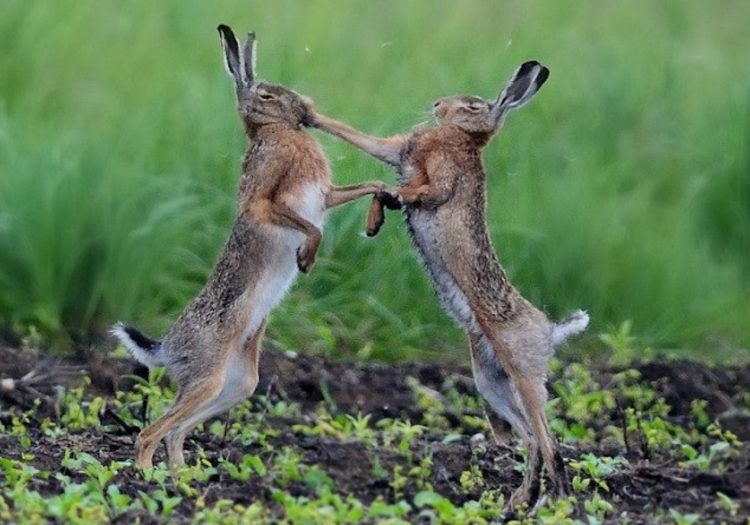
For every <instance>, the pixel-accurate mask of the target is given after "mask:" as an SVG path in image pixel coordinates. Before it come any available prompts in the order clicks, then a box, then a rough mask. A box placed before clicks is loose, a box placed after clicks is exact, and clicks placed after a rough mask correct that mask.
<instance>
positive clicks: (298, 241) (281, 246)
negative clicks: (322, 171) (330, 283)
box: [245, 184, 325, 337]
mask: <svg viewBox="0 0 750 525" xmlns="http://www.w3.org/2000/svg"><path fill="white" fill-rule="evenodd" d="M282 202H284V203H285V204H286V205H287V206H289V207H290V208H291V209H293V210H294V211H295V212H297V214H298V215H300V216H301V217H302V218H303V219H305V220H307V221H309V222H311V223H312V224H314V225H315V226H316V227H317V228H322V227H323V216H324V211H325V195H324V193H323V191H322V189H321V188H320V186H318V185H313V184H308V185H306V186H304V187H303V190H302V191H301V192H299V193H298V194H297V195H296V196H292V195H290V196H286V198H282ZM271 228H273V233H274V234H275V235H274V236H275V241H274V243H273V244H274V248H273V249H272V250H270V251H271V252H272V253H269V254H268V259H267V261H268V262H267V264H266V265H265V269H264V272H263V275H262V277H261V278H260V279H258V282H257V283H256V286H254V287H252V289H251V290H248V305H249V308H248V310H249V313H248V316H247V325H246V329H245V335H246V337H250V336H251V335H252V334H254V333H255V331H256V330H257V329H258V327H259V326H260V324H261V323H262V322H263V319H265V318H266V317H268V314H270V313H271V310H273V309H274V308H275V307H276V306H277V305H278V304H279V303H280V302H281V300H282V299H283V298H284V295H286V292H287V291H288V290H289V288H290V287H291V285H292V283H294V279H295V278H296V277H297V274H298V273H299V271H298V268H297V250H298V249H299V247H300V246H302V244H303V243H304V242H305V234H303V233H302V232H299V231H297V230H294V229H291V228H287V227H282V226H271Z"/></svg>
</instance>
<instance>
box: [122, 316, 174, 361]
mask: <svg viewBox="0 0 750 525" xmlns="http://www.w3.org/2000/svg"><path fill="white" fill-rule="evenodd" d="M110 333H111V334H112V335H113V336H115V337H116V338H117V339H118V340H119V341H120V344H122V346H124V347H125V348H127V349H128V352H130V355H132V356H133V357H134V358H135V359H136V360H138V361H139V362H140V363H141V364H143V365H146V366H147V367H149V368H153V367H155V366H162V365H164V360H163V359H162V357H161V353H162V352H161V349H162V346H161V342H160V341H155V340H153V339H151V338H149V337H146V336H145V335H143V334H142V333H141V332H140V331H138V330H137V329H135V328H133V327H132V326H125V325H124V324H122V323H117V324H116V325H114V326H113V327H112V329H111V330H110Z"/></svg>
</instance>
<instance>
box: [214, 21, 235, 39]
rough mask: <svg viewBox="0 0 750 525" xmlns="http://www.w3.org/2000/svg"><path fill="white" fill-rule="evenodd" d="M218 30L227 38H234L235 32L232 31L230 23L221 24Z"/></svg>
mask: <svg viewBox="0 0 750 525" xmlns="http://www.w3.org/2000/svg"><path fill="white" fill-rule="evenodd" d="M216 30H217V31H218V32H219V34H220V35H221V36H223V37H225V38H227V39H234V32H233V31H232V28H230V27H229V26H228V25H225V24H219V25H218V26H217V27H216Z"/></svg>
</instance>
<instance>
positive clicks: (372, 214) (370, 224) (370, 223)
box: [365, 195, 385, 237]
mask: <svg viewBox="0 0 750 525" xmlns="http://www.w3.org/2000/svg"><path fill="white" fill-rule="evenodd" d="M383 222H385V214H384V213H383V201H381V200H380V199H379V198H378V196H377V195H376V196H375V197H373V198H372V202H371V203H370V209H369V210H367V229H366V230H365V233H366V234H367V236H368V237H375V236H376V235H377V234H378V232H379V231H380V227H381V226H383Z"/></svg>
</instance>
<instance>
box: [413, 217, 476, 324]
mask: <svg viewBox="0 0 750 525" xmlns="http://www.w3.org/2000/svg"><path fill="white" fill-rule="evenodd" d="M406 224H407V227H408V230H409V233H410V234H411V237H412V240H413V241H414V244H415V245H416V247H417V251H418V252H419V255H420V256H421V257H422V261H423V262H424V265H425V269H426V270H427V273H428V275H429V276H430V280H431V281H432V285H433V287H434V288H435V292H436V293H437V295H438V298H439V299H440V303H441V304H442V306H443V308H444V309H445V310H446V311H447V312H448V314H450V316H451V317H453V319H455V321H456V322H457V323H458V324H459V325H461V326H462V327H463V328H464V329H466V330H468V331H470V332H472V333H478V332H479V327H478V325H477V322H476V318H475V317H474V312H472V310H471V306H470V305H469V299H468V297H466V294H465V293H464V292H463V290H461V288H460V286H459V285H458V283H457V282H456V279H455V277H453V275H452V274H451V273H450V272H449V271H448V268H447V266H446V264H445V262H444V261H443V258H442V255H441V251H440V232H439V227H438V224H437V217H436V216H435V213H434V212H432V211H429V210H419V209H413V208H412V209H408V210H407V211H406Z"/></svg>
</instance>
